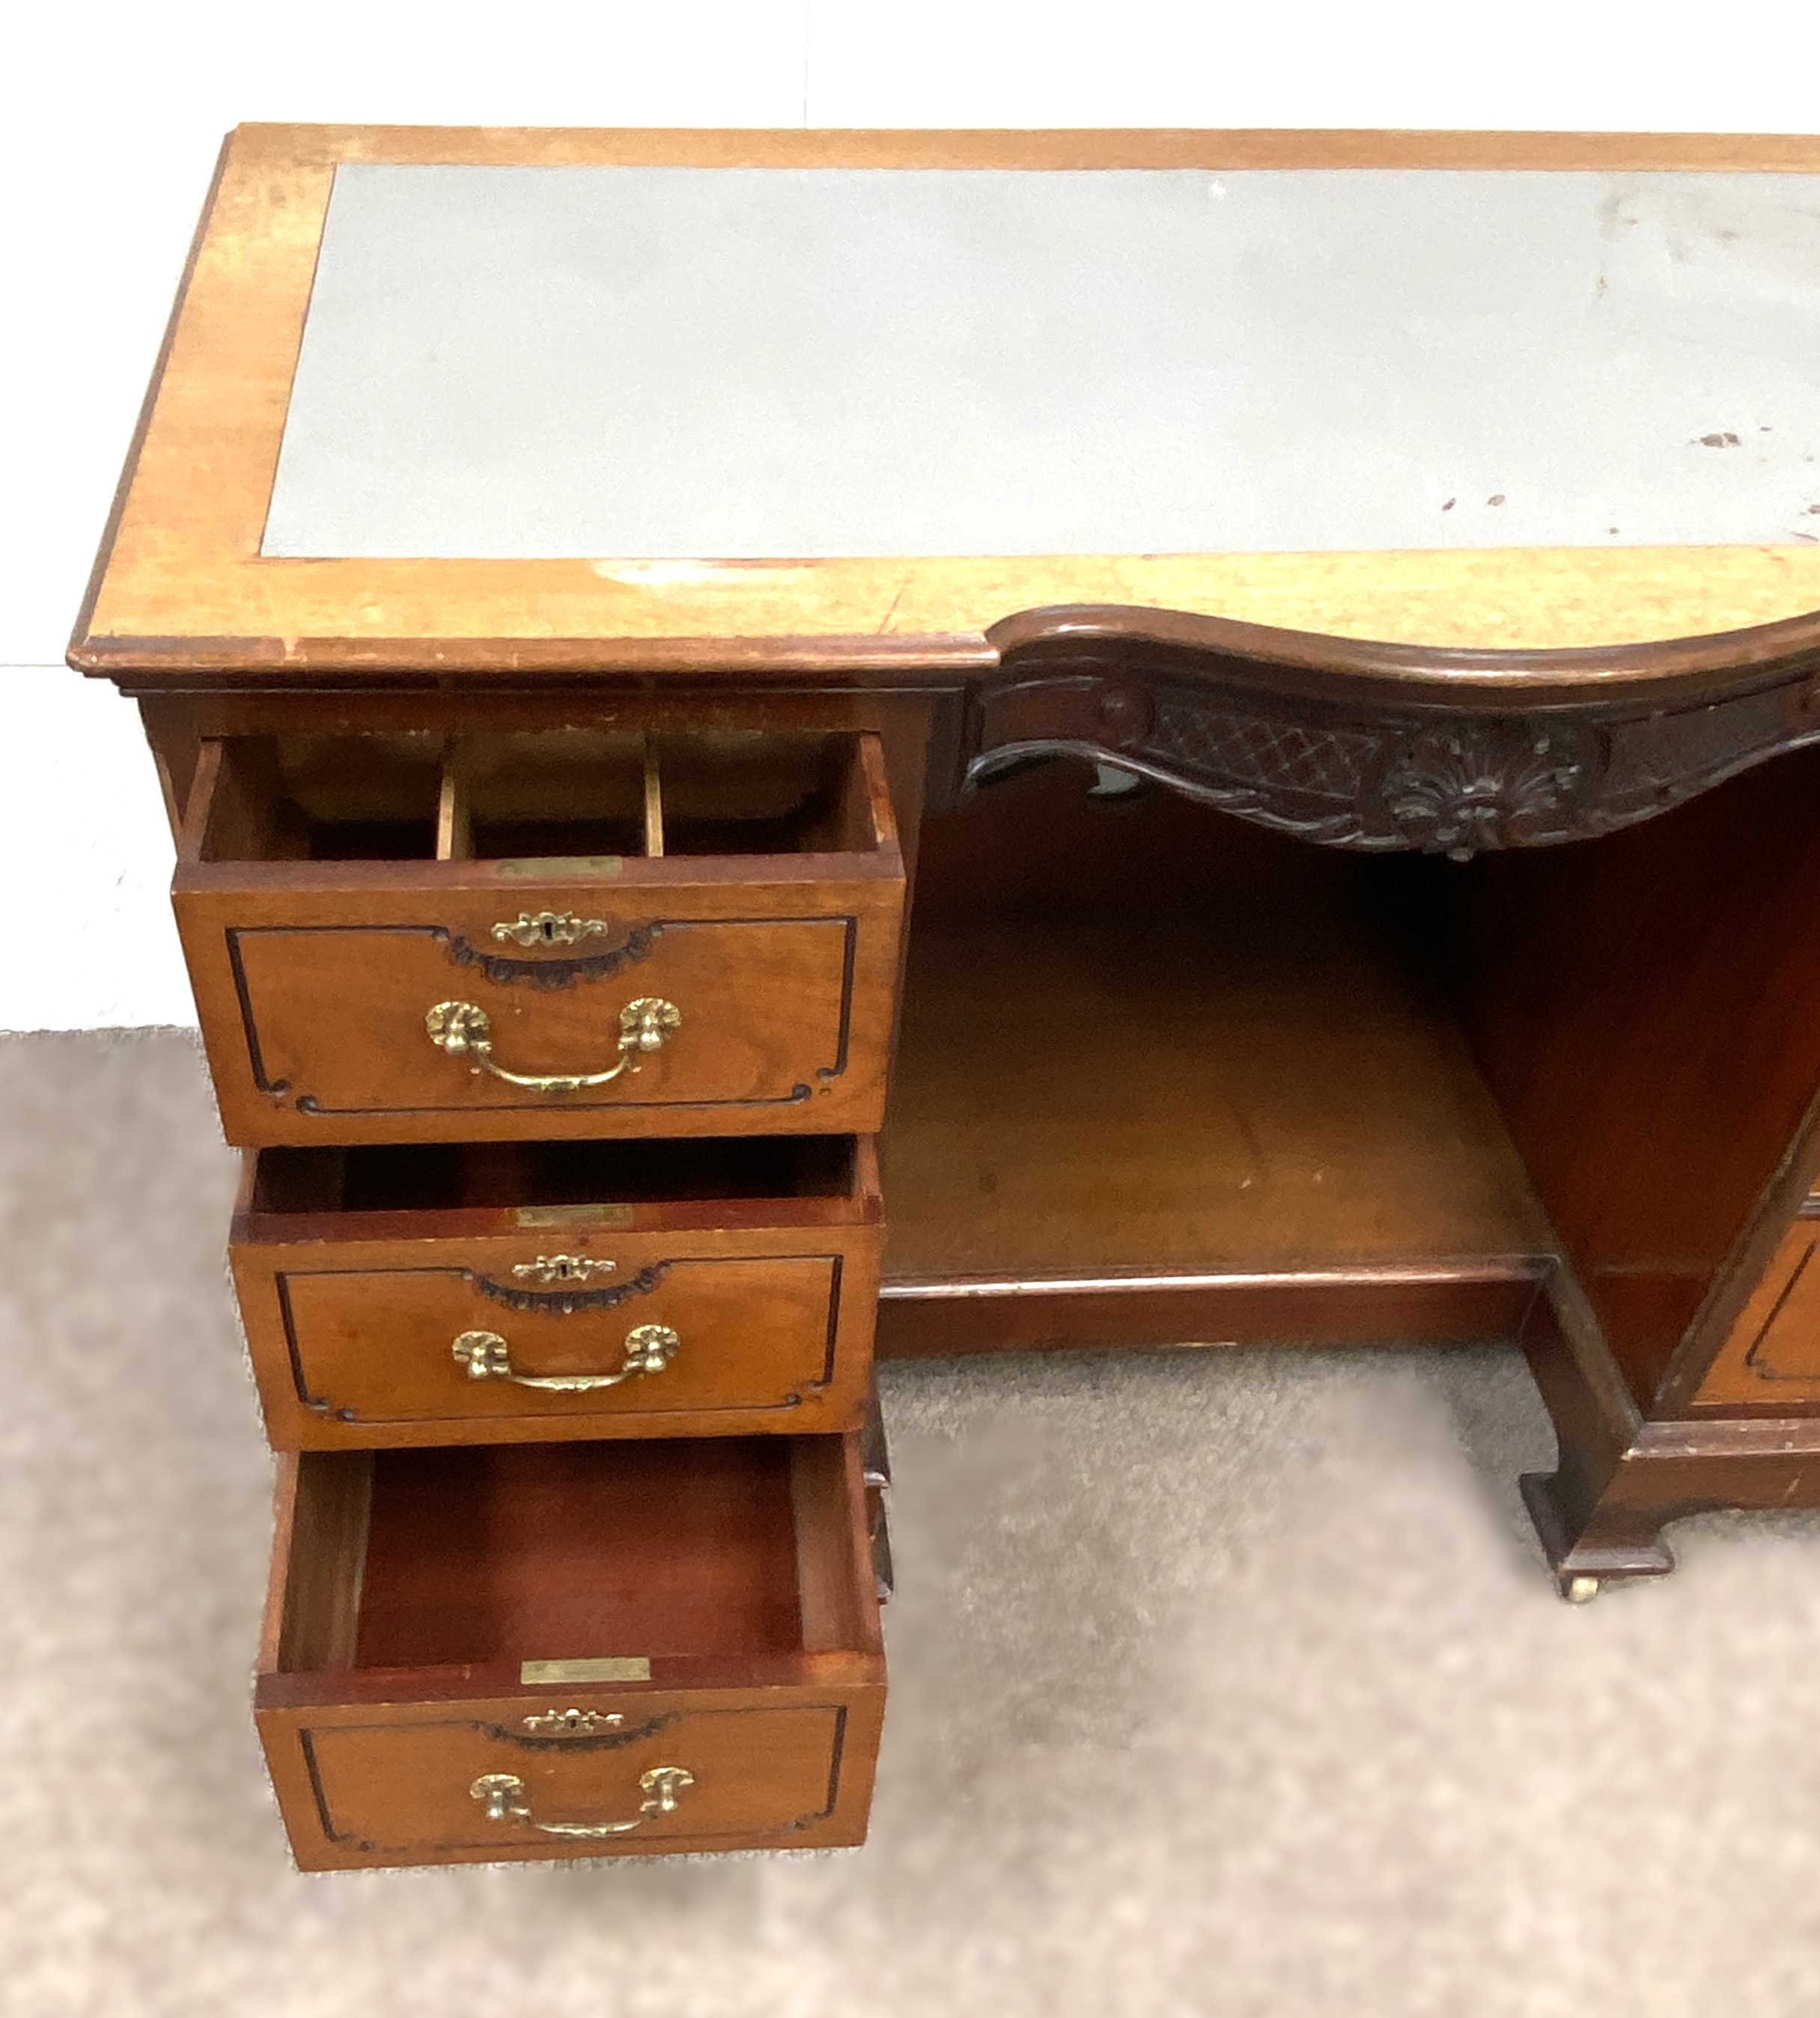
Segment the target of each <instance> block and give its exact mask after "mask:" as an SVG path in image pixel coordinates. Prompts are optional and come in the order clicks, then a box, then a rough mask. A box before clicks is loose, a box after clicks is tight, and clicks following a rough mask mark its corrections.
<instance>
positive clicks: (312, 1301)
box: [273, 1254, 864, 1426]
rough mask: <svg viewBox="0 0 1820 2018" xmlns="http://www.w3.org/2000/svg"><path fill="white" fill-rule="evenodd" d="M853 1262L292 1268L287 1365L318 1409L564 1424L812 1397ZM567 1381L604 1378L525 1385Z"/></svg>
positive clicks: (337, 1416) (342, 1416) (362, 1415)
mask: <svg viewBox="0 0 1820 2018" xmlns="http://www.w3.org/2000/svg"><path fill="white" fill-rule="evenodd" d="M842 1262H843V1257H841V1256H840V1255H838V1254H820V1255H801V1256H795V1257H783V1258H778V1259H774V1260H773V1259H767V1260H749V1259H727V1260H705V1259H704V1260H690V1259H681V1260H658V1261H655V1262H653V1263H652V1264H649V1266H647V1267H646V1268H642V1269H641V1270H639V1271H638V1272H637V1273H636V1274H635V1275H632V1276H631V1277H630V1278H629V1279H628V1282H626V1283H625V1284H623V1285H621V1286H615V1287H613V1288H609V1289H604V1290H599V1291H596V1292H595V1293H594V1294H593V1297H592V1298H591V1297H590V1295H589V1293H588V1290H586V1289H581V1290H579V1291H576V1292H571V1293H569V1294H567V1295H539V1294H537V1293H527V1292H523V1291H518V1292H515V1291H513V1290H512V1288H511V1287H510V1286H509V1284H508V1285H499V1284H497V1283H495V1282H494V1280H493V1278H491V1277H490V1276H485V1275H476V1273H475V1272H474V1271H471V1270H468V1269H464V1268H435V1267H427V1268H393V1269H372V1270H345V1269H338V1270H335V1271H332V1272H324V1273H317V1272H313V1271H310V1270H309V1269H307V1268H284V1269H282V1270H280V1271H277V1273H276V1275H275V1276H274V1278H273V1289H274V1291H275V1293H276V1297H277V1305H278V1309H279V1311H280V1315H281V1318H282V1322H283V1324H284V1332H285V1340H284V1343H285V1346H286V1348H287V1351H286V1358H287V1360H288V1362H289V1363H288V1367H287V1369H286V1371H287V1372H288V1373H289V1374H290V1375H291V1385H292V1387H293V1390H294V1391H295V1393H296V1394H297V1396H298V1398H299V1402H300V1403H301V1405H302V1406H303V1407H304V1408H305V1409H308V1410H309V1411H310V1412H313V1414H315V1415H316V1416H319V1417H327V1418H329V1419H332V1420H333V1421H335V1422H337V1423H344V1424H349V1425H356V1426H370V1425H379V1424H385V1423H400V1422H441V1423H449V1422H464V1423H482V1424H484V1423H489V1422H490V1421H492V1420H494V1419H497V1418H499V1417H502V1416H504V1417H531V1418H544V1419H549V1420H552V1421H554V1422H555V1423H564V1422H566V1421H570V1420H572V1419H573V1418H575V1417H577V1416H589V1415H594V1414H597V1413H599V1412H602V1411H605V1412H607V1413H609V1414H611V1415H616V1416H639V1415H644V1414H649V1413H651V1412H675V1411H678V1410H681V1411H687V1412H696V1413H711V1412H715V1411H719V1410H725V1409H742V1410H747V1409H775V1410H778V1411H780V1412H791V1411H794V1410H796V1409H800V1407H801V1405H802V1402H803V1401H804V1398H805V1396H807V1395H811V1394H813V1393H814V1392H815V1391H816V1390H817V1389H820V1388H825V1387H827V1385H828V1383H830V1381H831V1380H832V1379H833V1378H834V1360H835V1342H836V1332H837V1328H838V1313H839V1297H840V1289H841V1274H842ZM483 1283H485V1284H486V1285H487V1289H483V1288H482V1287H481V1285H482V1284H483ZM488 1289H491V1290H494V1292H495V1293H494V1294H492V1295H490V1294H488V1293H487V1290H488ZM591 1305H592V1307H591ZM577 1306H580V1307H577ZM859 1345H860V1354H861V1356H862V1357H863V1346H864V1341H863V1340H861V1341H860V1342H859ZM552 1379H568V1380H593V1381H595V1382H598V1383H600V1384H599V1385H596V1386H593V1387H581V1388H568V1389H561V1388H550V1387H537V1386H534V1385H527V1384H526V1383H529V1382H534V1381H537V1380H552ZM609 1382H610V1383H612V1384H610V1385H609V1384H606V1383H609Z"/></svg>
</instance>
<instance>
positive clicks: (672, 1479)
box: [273, 1437, 877, 1686]
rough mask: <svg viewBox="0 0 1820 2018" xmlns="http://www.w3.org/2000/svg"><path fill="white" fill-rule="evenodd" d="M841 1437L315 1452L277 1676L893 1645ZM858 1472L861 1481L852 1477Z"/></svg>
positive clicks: (303, 1467)
mask: <svg viewBox="0 0 1820 2018" xmlns="http://www.w3.org/2000/svg"><path fill="white" fill-rule="evenodd" d="M853 1456H854V1453H853V1452H852V1449H851V1448H850V1447H849V1440H848V1439H847V1438H840V1437H794V1438H783V1437H778V1438H711V1439H701V1440H687V1441H663V1442H649V1443H646V1442H637V1441H632V1442H617V1443H558V1444H544V1445H476V1446H469V1447H465V1448H435V1449H424V1450H388V1451H378V1452H367V1451H359V1452H338V1451H337V1452H304V1453H303V1454H302V1456H301V1457H300V1458H299V1459H298V1460H297V1470H296V1474H295V1503H294V1512H293V1514H292V1518H291V1532H290V1537H289V1542H288V1549H286V1548H284V1547H282V1546H281V1550H280V1556H281V1564H280V1569H281V1580H280V1583H279V1585H278V1586H277V1589H275V1593H274V1598H273V1603H274V1605H275V1608H276V1611H277V1616H276V1619H275V1621H274V1623H275V1626H276V1630H277V1644H276V1662H275V1667H276V1671H277V1672H278V1673H292V1674H295V1673H320V1672H345V1671H351V1670H357V1669H388V1670H392V1669H436V1668H447V1667H460V1668H482V1669H511V1670H513V1671H514V1672H513V1673H512V1674H511V1675H510V1676H506V1677H502V1679H504V1680H508V1681H509V1683H511V1685H512V1686H516V1685H517V1683H518V1682H519V1674H518V1673H517V1672H516V1671H517V1670H518V1669H519V1668H520V1667H521V1665H522V1664H523V1663H524V1662H550V1661H562V1662H569V1661H586V1660H603V1659H613V1660H622V1661H623V1660H632V1661H641V1660H642V1661H649V1662H651V1663H653V1666H654V1667H656V1668H657V1669H658V1670H659V1673H658V1674H657V1679H659V1680H662V1679H664V1675H663V1673H662V1670H663V1669H665V1668H666V1667H668V1668H671V1669H674V1668H675V1664H676V1663H678V1662H681V1663H685V1664H686V1663H688V1662H692V1661H718V1662H725V1661H728V1660H729V1659H730V1660H735V1661H736V1660H739V1659H742V1658H751V1659H754V1660H758V1661H762V1660H763V1659H765V1658H767V1657H776V1656H778V1655H786V1656H787V1655H804V1654H810V1653H818V1652H827V1651H841V1650H852V1651H874V1649H875V1648H876V1646H877V1618H876V1613H875V1611H874V1608H873V1604H872V1601H871V1599H870V1591H871V1582H870V1577H871V1572H870V1568H869V1566H864V1565H863V1564H862V1563H861V1562H860V1561H859V1543H860V1542H861V1541H862V1540H863V1522H862V1521H858V1520H856V1516H855V1513H854V1495H855V1492H856V1489H857V1488H856V1477H857V1474H856V1468H855V1467H856V1460H855V1462H854V1463H849V1459H852V1458H853ZM849 1474H852V1476H849Z"/></svg>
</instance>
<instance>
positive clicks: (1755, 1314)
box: [1695, 1217, 1820, 1412]
mask: <svg viewBox="0 0 1820 2018" xmlns="http://www.w3.org/2000/svg"><path fill="white" fill-rule="evenodd" d="M1695 1402H1696V1404H1699V1405H1708V1406H1716V1407H1730V1408H1739V1407H1743V1408H1753V1409H1765V1410H1773V1409H1789V1410H1791V1411H1800V1412H1805V1411H1807V1410H1808V1409H1813V1408H1815V1407H1816V1406H1820V1217H1816V1218H1803V1219H1798V1220H1796V1222H1795V1224H1794V1225H1793V1227H1792V1228H1790V1229H1789V1232H1788V1234H1787V1235H1786V1236H1785V1238H1784V1239H1783V1240H1782V1244H1781V1246H1779V1247H1778V1249H1776V1253H1775V1259H1774V1260H1772V1261H1771V1264H1770V1265H1769V1267H1768V1268H1767V1269H1766V1270H1765V1271H1764V1275H1763V1279H1762V1280H1761V1281H1760V1282H1759V1283H1758V1284H1757V1288H1756V1289H1754V1290H1753V1292H1752V1293H1751V1297H1750V1300H1749V1302H1748V1303H1747V1304H1746V1305H1745V1307H1744V1311H1743V1315H1742V1316H1741V1317H1740V1318H1739V1321H1738V1322H1737V1323H1736V1324H1735V1325H1734V1326H1733V1327H1732V1330H1731V1336H1730V1337H1729V1338H1728V1339H1727V1340H1726V1341H1725V1344H1724V1346H1723V1347H1721V1349H1720V1353H1719V1356H1718V1358H1717V1359H1716V1360H1715V1361H1714V1362H1713V1366H1712V1369H1711V1370H1710V1372H1708V1374H1707V1376H1706V1380H1704V1381H1703V1382H1702V1383H1701V1386H1700V1389H1699V1393H1698V1394H1696V1396H1695Z"/></svg>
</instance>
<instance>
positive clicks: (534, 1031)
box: [172, 729, 903, 1146]
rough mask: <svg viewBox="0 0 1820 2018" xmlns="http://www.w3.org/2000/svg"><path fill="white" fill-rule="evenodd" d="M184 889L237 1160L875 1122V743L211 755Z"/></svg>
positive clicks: (539, 734) (892, 864)
mask: <svg viewBox="0 0 1820 2018" xmlns="http://www.w3.org/2000/svg"><path fill="white" fill-rule="evenodd" d="M172 890H173V898H174V901H175V906H176V910H177V917H178V923H179V928H180V930H181V932H182V935H183V944H184V950H185V954H186V958H187V960H188V961H189V964H190V975H191V979H192V981H193V982H194V986H195V990H196V996H197V1007H198V1011H199V1014H200V1018H201V1023H202V1028H203V1035H204V1041H205V1043H206V1045H207V1047H208V1054H209V1061H210V1065H211V1067H212V1070H213V1072H214V1076H215V1087H216V1092H217V1095H218V1097H219V1100H220V1102H221V1108H222V1117H223V1126H224V1127H225V1129H226V1132H227V1134H228V1136H229V1138H230V1141H234V1142H237V1143H239V1144H241V1145H248V1146H259V1145H266V1144H277V1143H306V1142H310V1143H313V1142H371V1141H386V1140H393V1141H462V1140H474V1139H478V1138H479V1137H486V1136H492V1137H501V1138H503V1137H518V1136H523V1135H531V1134H541V1135H545V1136H552V1135H563V1134H573V1135H585V1134H598V1133H599V1132H601V1130H600V1118H601V1117H602V1116H603V1115H606V1114H607V1113H611V1114H612V1115H613V1116H614V1117H615V1123H614V1125H615V1127H617V1128H618V1129H619V1130H620V1131H621V1132H628V1133H639V1134H654V1135H678V1134H704V1135H707V1134H718V1135H725V1134H744V1133H747V1132H767V1133H769V1132H776V1133H792V1134H800V1133H804V1132H822V1131H827V1132H857V1133H865V1134H870V1133H874V1132H875V1131H876V1130H877V1127H878V1126H879V1125H880V1123H881V1119H882V1116H883V1104H884V1080H885V1063H886V1058H887V1056H888V1050H889V1044H890V1036H891V1029H892V1009H893V1004H894V1002H895V996H896V979H897V947H898V939H899V931H900V928H901V924H902V916H903V860H902V857H901V855H900V853H899V848H898V844H897V838H896V827H895V824H894V822H893V818H892V809H891V803H890V795H889V792H888V787H887V785H886V782H885V771H884V761H883V756H882V753H881V750H880V747H879V744H878V742H877V738H876V737H875V736H871V735H869V734H863V733H845V732H843V733H826V734H814V735H810V734H802V733H784V732H779V733H773V732H757V731H754V732H745V731H740V732H733V731H725V730H704V731H701V732H689V733H686V734H684V733H680V732H678V733H675V734H668V733H663V734H651V735H648V736H646V735H628V734H624V733H620V732H606V731H597V730H592V729H549V730H538V731H533V732H523V733H505V732H500V733H474V734H470V735H464V736H442V735H440V734H438V733H433V732H427V731H425V732H396V733H392V734H374V735H370V736H320V735H288V736H230V737H227V738H223V739H219V740H211V741H208V742H205V743H204V746H203V750H202V754H201V758H200V760H199V762H198V765H197V778H196V784H195V787H194V789H193V790H192V792H191V794H190V804H189V807H188V811H187V814H186V820H185V825H184V831H183V837H182V841H181V846H180V851H179V863H178V867H177V871H176V875H175V879H174V881H173V884H172ZM439 1012H440V1016H441V1020H440V1022H439V1021H438V1020H437V1018H438V1015H439ZM471 1040H477V1041H471ZM534 1117H541V1119H534Z"/></svg>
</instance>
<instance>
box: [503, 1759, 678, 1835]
mask: <svg viewBox="0 0 1820 2018" xmlns="http://www.w3.org/2000/svg"><path fill="white" fill-rule="evenodd" d="M693 1785H695V1775H694V1774H693V1773H689V1772H686V1771H685V1770H683V1768H682V1767H680V1766H653V1767H652V1768H651V1770H650V1771H649V1772H648V1773H641V1774H639V1786H640V1788H642V1790H643V1792H644V1794H645V1796H646V1798H645V1799H643V1800H642V1802H640V1803H639V1812H638V1813H637V1814H635V1815H634V1816H633V1817H632V1818H631V1821H626V1822H541V1821H538V1820H537V1817H536V1816H535V1815H534V1814H532V1813H531V1804H530V1801H529V1800H527V1799H526V1797H525V1790H524V1782H523V1781H522V1780H521V1779H520V1778H519V1777H518V1775H517V1774H516V1773H483V1774H481V1776H480V1777H479V1779H478V1780H476V1781H475V1782H474V1784H473V1785H472V1786H471V1787H470V1788H469V1789H468V1792H469V1793H470V1794H472V1796H473V1797H474V1798H475V1799H476V1800H477V1801H484V1802H485V1803H487V1820H488V1821H490V1822H529V1823H530V1825H531V1827H532V1828H534V1829H541V1831H542V1832H543V1833H544V1834H545V1835H569V1836H601V1835H625V1834H626V1833H627V1832H628V1830H631V1829H635V1828H638V1826H639V1824H640V1823H642V1821H645V1819H646V1817H648V1816H650V1815H673V1814H675V1812H676V1797H677V1796H678V1794H680V1793H681V1792H682V1790H683V1788H685V1787H693Z"/></svg>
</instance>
